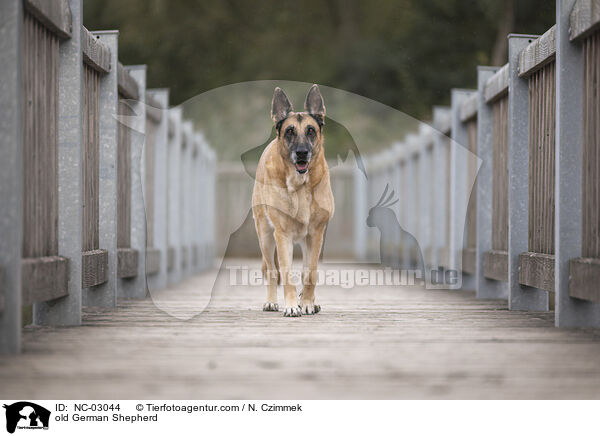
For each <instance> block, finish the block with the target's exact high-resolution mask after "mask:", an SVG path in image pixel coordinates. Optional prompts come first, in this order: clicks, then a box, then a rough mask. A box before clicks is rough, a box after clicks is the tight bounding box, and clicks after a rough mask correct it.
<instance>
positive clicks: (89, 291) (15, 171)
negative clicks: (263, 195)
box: [0, 0, 215, 352]
mask: <svg viewBox="0 0 600 436" xmlns="http://www.w3.org/2000/svg"><path fill="white" fill-rule="evenodd" d="M0 17H1V18H0V28H1V30H2V35H3V38H2V41H1V42H0V53H1V54H2V58H3V62H2V66H1V67H0V69H1V71H0V73H1V74H2V77H3V82H2V88H1V90H0V96H1V97H0V98H1V99H2V101H1V103H2V104H1V107H2V123H1V124H0V137H1V138H2V139H1V140H2V147H1V148H0V150H1V151H0V174H1V176H0V178H1V180H0V203H1V204H2V207H1V208H0V233H1V234H2V242H1V243H0V278H1V280H0V351H2V352H18V351H19V349H20V331H21V327H22V307H23V306H24V312H25V313H27V312H28V311H30V313H32V315H33V322H34V323H35V324H39V325H77V324H80V323H81V313H82V307H84V306H96V307H98V306H101V307H113V306H115V305H116V303H117V297H126V298H143V297H145V296H146V295H147V293H148V290H150V291H154V290H159V289H162V288H165V287H166V286H167V284H168V283H171V284H172V283H175V282H177V281H179V280H181V279H182V278H184V277H186V276H188V275H190V274H193V273H195V272H198V271H201V270H202V269H205V268H208V267H210V266H211V265H212V263H213V262H212V260H213V258H214V231H213V228H214V224H215V222H214V217H213V216H212V213H213V212H214V207H213V206H212V204H213V203H214V195H213V194H212V192H211V190H212V189H214V177H215V171H214V168H215V154H214V152H213V151H212V150H211V149H210V147H209V146H208V144H207V143H206V141H205V139H204V137H203V136H202V135H201V134H199V133H198V132H195V131H194V128H193V125H192V124H191V122H189V121H184V120H183V119H182V116H181V109H180V108H172V109H169V98H168V90H147V89H146V67H145V66H129V67H127V66H123V65H122V64H121V63H120V62H119V61H118V32H117V31H104V32H90V31H88V30H87V29H86V28H85V27H83V25H82V20H81V17H82V2H81V0H45V1H39V0H8V1H4V2H2V5H1V6H0ZM182 125H183V126H184V127H183V130H184V132H185V135H184V136H182V135H181V130H182ZM173 132H176V134H173ZM182 155H183V158H182V157H181V156H182ZM175 181H176V183H175ZM171 201H177V203H175V204H174V205H171V204H170V202H171ZM200 202H201V203H202V207H198V203H200ZM169 206H171V207H169ZM173 206H174V207H173ZM169 253H172V255H171V256H169ZM169 257H174V258H175V261H176V262H178V263H179V265H178V266H177V269H176V271H169ZM171 273H172V274H171ZM31 306H33V307H32V308H31Z"/></svg>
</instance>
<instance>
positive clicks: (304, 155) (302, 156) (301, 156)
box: [296, 150, 308, 162]
mask: <svg viewBox="0 0 600 436" xmlns="http://www.w3.org/2000/svg"><path fill="white" fill-rule="evenodd" d="M296 160H299V161H302V162H306V161H307V160H308V150H297V151H296Z"/></svg>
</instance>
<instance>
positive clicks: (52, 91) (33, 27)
mask: <svg viewBox="0 0 600 436" xmlns="http://www.w3.org/2000/svg"><path fill="white" fill-rule="evenodd" d="M23 20H24V23H23V82H22V86H23V98H24V101H23V244H22V247H23V254H22V256H23V257H43V256H54V255H57V254H58V44H59V43H58V38H57V37H56V35H54V34H53V33H51V32H50V31H49V30H48V29H46V28H45V27H44V26H43V25H42V24H41V23H40V22H39V21H38V20H37V19H36V18H35V17H34V16H33V15H32V14H30V13H28V12H25V14H24V18H23Z"/></svg>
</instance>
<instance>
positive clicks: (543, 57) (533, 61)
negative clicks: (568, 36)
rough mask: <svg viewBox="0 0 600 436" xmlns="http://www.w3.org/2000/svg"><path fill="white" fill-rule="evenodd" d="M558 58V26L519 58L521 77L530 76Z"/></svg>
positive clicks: (535, 42)
mask: <svg viewBox="0 0 600 436" xmlns="http://www.w3.org/2000/svg"><path fill="white" fill-rule="evenodd" d="M555 57H556V25H554V26H552V27H551V28H550V29H549V30H548V31H547V32H546V33H544V34H543V35H542V36H540V37H539V38H537V39H536V40H534V41H533V42H532V43H531V44H529V45H528V46H527V47H525V49H523V51H522V52H521V55H520V57H519V77H525V76H528V75H530V74H532V73H534V72H535V71H537V70H539V69H540V68H542V67H544V66H545V65H546V64H548V63H550V62H553V61H554V58H555Z"/></svg>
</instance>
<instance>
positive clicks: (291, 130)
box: [285, 127, 296, 138]
mask: <svg viewBox="0 0 600 436" xmlns="http://www.w3.org/2000/svg"><path fill="white" fill-rule="evenodd" d="M295 134H296V132H295V131H294V128H293V127H288V128H287V129H286V131H285V136H286V137H288V138H292V137H293V136H294V135H295Z"/></svg>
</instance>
